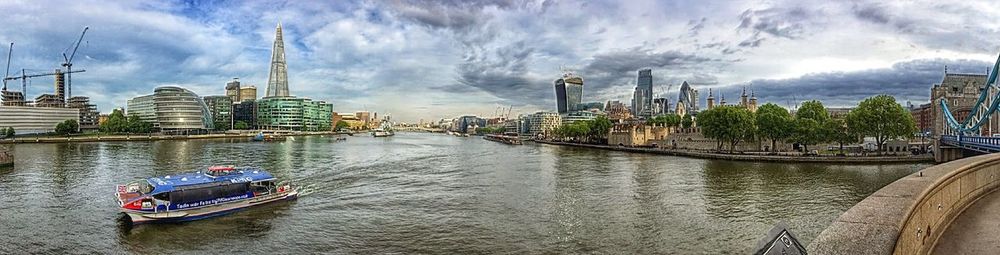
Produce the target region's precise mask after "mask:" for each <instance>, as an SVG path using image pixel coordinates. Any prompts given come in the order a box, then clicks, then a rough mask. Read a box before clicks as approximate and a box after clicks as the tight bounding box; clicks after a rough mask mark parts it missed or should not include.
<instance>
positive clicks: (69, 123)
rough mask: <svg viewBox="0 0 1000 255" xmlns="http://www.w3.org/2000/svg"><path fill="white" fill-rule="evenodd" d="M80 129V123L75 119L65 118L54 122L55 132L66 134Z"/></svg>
mask: <svg viewBox="0 0 1000 255" xmlns="http://www.w3.org/2000/svg"><path fill="white" fill-rule="evenodd" d="M79 130H80V124H79V123H77V122H76V120H66V121H63V122H59V124H56V134H60V135H68V134H72V133H76V132H77V131H79Z"/></svg>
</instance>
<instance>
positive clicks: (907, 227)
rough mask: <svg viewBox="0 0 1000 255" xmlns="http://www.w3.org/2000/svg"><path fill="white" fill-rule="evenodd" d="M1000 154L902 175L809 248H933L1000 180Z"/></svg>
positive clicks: (872, 251)
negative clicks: (950, 225)
mask: <svg viewBox="0 0 1000 255" xmlns="http://www.w3.org/2000/svg"><path fill="white" fill-rule="evenodd" d="M998 177H1000V154H988V155H982V156H977V157H971V158H965V159H961V160H956V161H951V162H948V163H944V164H940V165H936V166H932V167H928V168H926V169H923V170H921V171H919V172H917V173H914V174H911V175H909V176H906V177H903V178H901V179H899V180H897V181H895V182H893V183H891V184H889V185H886V186H885V187H883V188H882V189H880V190H878V191H876V192H875V193H874V194H872V195H871V196H869V197H868V198H865V199H864V200H862V201H861V202H859V203H858V204H857V205H855V206H854V207H852V208H851V209H848V210H847V212H844V214H842V215H840V217H839V218H838V219H837V220H835V221H834V222H832V223H831V224H830V226H829V227H827V229H826V230H824V231H823V232H822V233H820V235H819V236H818V237H816V239H815V240H813V241H812V243H811V244H810V245H809V247H808V250H809V253H810V254H928V253H930V252H931V251H933V249H934V245H935V244H936V243H937V241H938V239H939V238H940V237H941V234H942V233H943V232H944V230H945V229H946V228H947V227H948V225H949V224H951V222H952V220H954V219H955V218H956V217H957V216H958V215H959V214H961V213H962V211H964V210H965V209H966V208H967V207H969V206H970V205H972V204H973V202H975V201H976V200H977V199H979V198H980V197H982V196H984V195H986V194H989V193H990V192H992V191H994V190H995V189H996V188H997V187H998V185H1000V181H998V180H1000V178H998Z"/></svg>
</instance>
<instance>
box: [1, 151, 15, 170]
mask: <svg viewBox="0 0 1000 255" xmlns="http://www.w3.org/2000/svg"><path fill="white" fill-rule="evenodd" d="M12 165H14V153H12V152H10V151H9V150H7V148H4V147H3V146H0V167H4V166H12Z"/></svg>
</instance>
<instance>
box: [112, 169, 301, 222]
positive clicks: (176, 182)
mask: <svg viewBox="0 0 1000 255" xmlns="http://www.w3.org/2000/svg"><path fill="white" fill-rule="evenodd" d="M298 194H299V193H298V191H297V190H296V189H295V188H294V187H292V186H291V185H290V184H288V183H287V182H279V181H278V180H277V179H275V178H274V177H273V176H271V174H270V173H268V172H266V171H264V170H262V169H260V168H256V167H234V166H213V167H209V168H208V169H207V170H206V171H198V172H193V173H182V174H177V175H167V176H162V177H152V178H148V179H145V180H138V181H134V182H130V183H128V184H126V185H118V191H117V193H115V197H117V198H118V205H119V206H120V207H121V208H120V209H121V211H122V212H123V213H125V214H128V218H129V219H130V220H131V222H132V223H147V222H181V221H190V220H198V219H204V218H208V217H213V216H219V215H224V214H227V213H231V212H234V211H236V210H240V209H243V208H247V207H251V206H255V205H261V204H266V203H269V202H276V201H284V200H293V199H295V198H297V197H298Z"/></svg>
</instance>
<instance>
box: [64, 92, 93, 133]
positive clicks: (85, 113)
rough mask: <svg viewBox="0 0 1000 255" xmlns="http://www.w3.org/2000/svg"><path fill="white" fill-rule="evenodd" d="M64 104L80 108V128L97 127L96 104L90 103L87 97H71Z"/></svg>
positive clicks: (89, 128)
mask: <svg viewBox="0 0 1000 255" xmlns="http://www.w3.org/2000/svg"><path fill="white" fill-rule="evenodd" d="M66 106H67V107H69V108H74V109H78V110H80V120H79V121H78V123H79V124H80V129H81V130H95V129H97V128H98V124H99V123H98V118H99V116H100V112H98V111H97V105H94V104H91V103H90V98H89V97H83V96H75V97H71V98H69V102H68V103H67V104H66Z"/></svg>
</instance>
